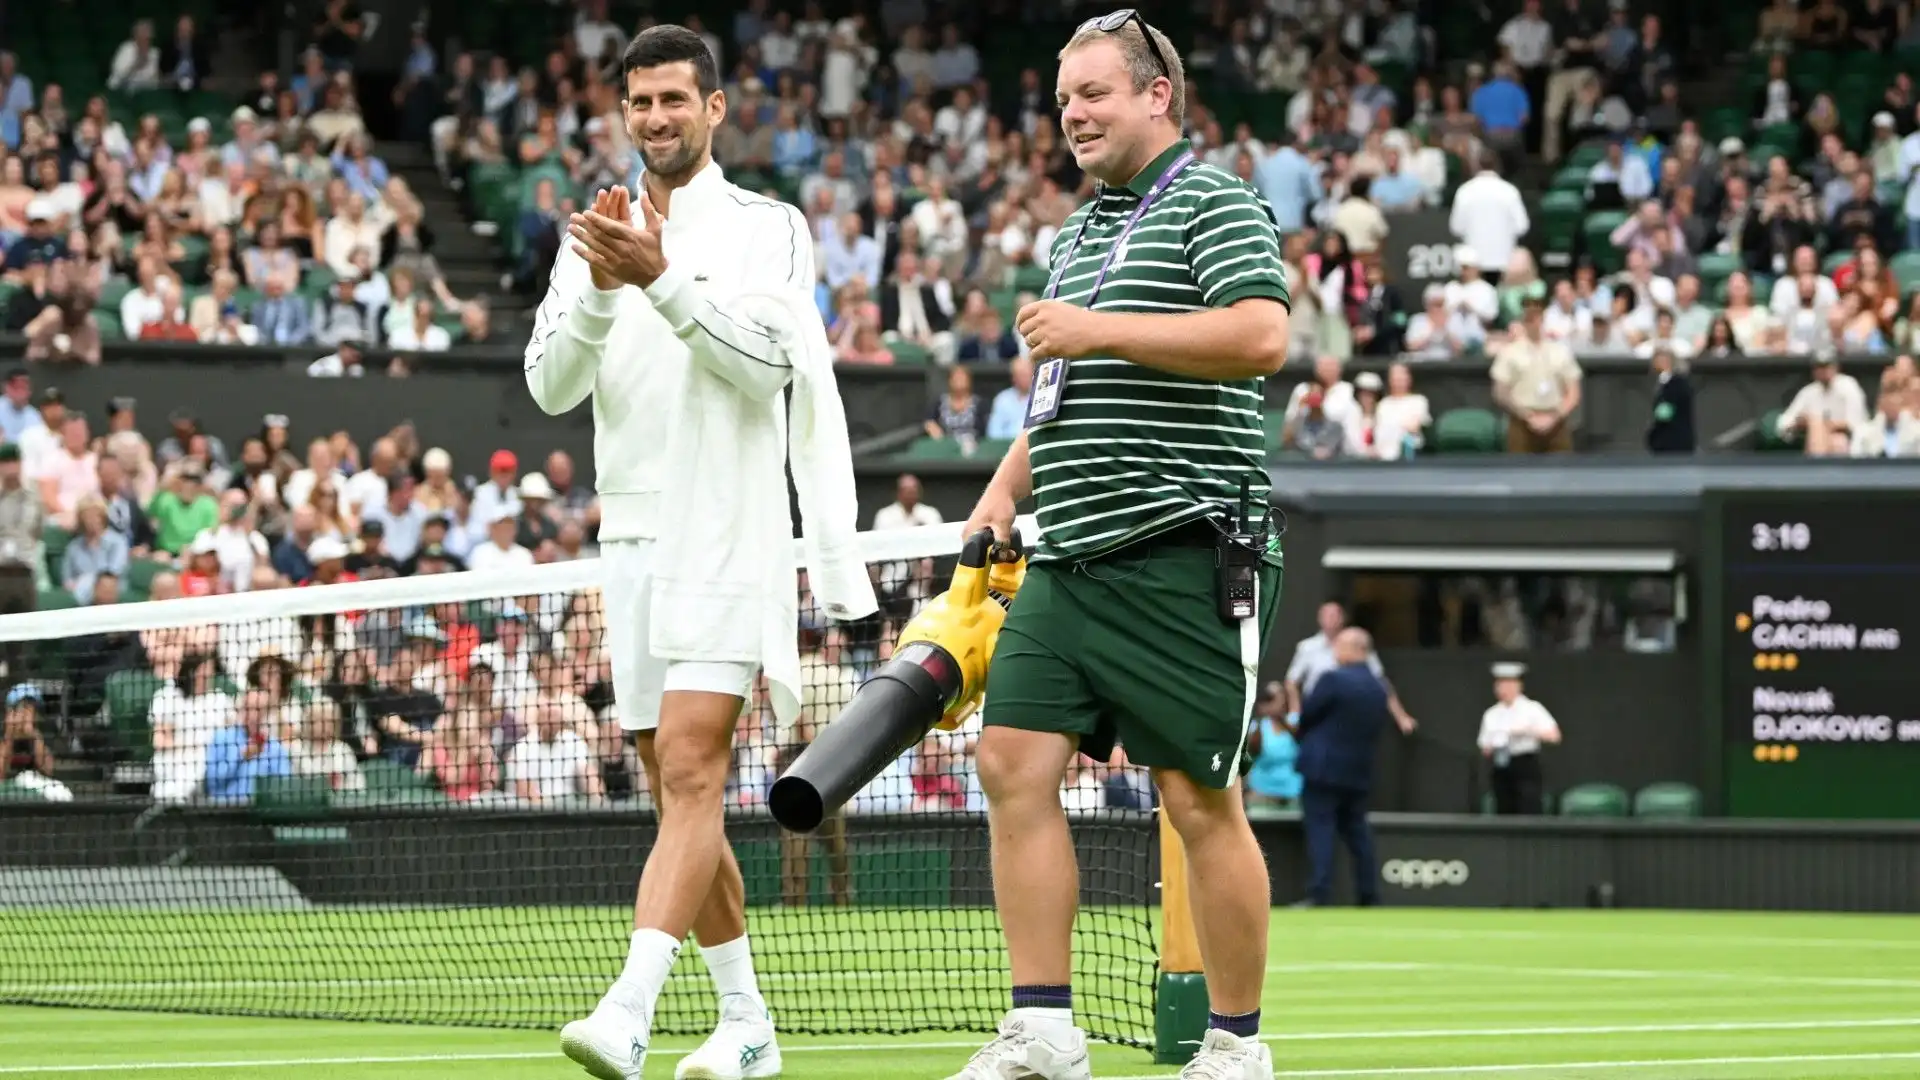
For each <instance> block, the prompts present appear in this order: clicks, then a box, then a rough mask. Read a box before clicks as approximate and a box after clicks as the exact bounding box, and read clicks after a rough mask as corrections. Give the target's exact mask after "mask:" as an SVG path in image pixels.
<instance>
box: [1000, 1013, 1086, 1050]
mask: <svg viewBox="0 0 1920 1080" xmlns="http://www.w3.org/2000/svg"><path fill="white" fill-rule="evenodd" d="M1013 1015H1014V1018H1015V1019H1018V1020H1024V1021H1026V1024H1027V1030H1028V1031H1031V1032H1033V1033H1034V1034H1035V1035H1038V1036H1040V1037H1041V1038H1042V1039H1045V1040H1046V1041H1047V1042H1048V1043H1050V1044H1052V1045H1054V1046H1057V1047H1060V1048H1062V1049H1065V1048H1066V1047H1067V1046H1069V1045H1071V1044H1072V1043H1073V1010H1072V1009H1015V1010H1013Z"/></svg>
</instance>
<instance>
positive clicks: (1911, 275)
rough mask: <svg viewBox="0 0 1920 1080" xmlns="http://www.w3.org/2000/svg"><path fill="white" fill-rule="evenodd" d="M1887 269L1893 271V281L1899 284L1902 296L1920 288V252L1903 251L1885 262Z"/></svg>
mask: <svg viewBox="0 0 1920 1080" xmlns="http://www.w3.org/2000/svg"><path fill="white" fill-rule="evenodd" d="M1887 268H1888V269H1889V270H1892V271H1893V277H1894V280H1895V281H1898V282H1899V283H1900V292H1901V293H1902V294H1905V293H1910V292H1912V291H1913V290H1914V289H1915V288H1916V287H1920V251H1903V252H1901V253H1899V254H1898V255H1895V256H1894V257H1893V258H1892V259H1890V260H1888V261H1887Z"/></svg>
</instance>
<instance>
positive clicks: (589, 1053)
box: [560, 1001, 648, 1080]
mask: <svg viewBox="0 0 1920 1080" xmlns="http://www.w3.org/2000/svg"><path fill="white" fill-rule="evenodd" d="M647 1035H648V1032H647V1024H646V1022H645V1021H644V1020H643V1019H642V1018H641V1017H640V1015H639V1014H637V1013H635V1012H633V1011H632V1010H631V1009H626V1008H623V1007H621V1006H619V1005H615V1004H611V1003H609V1002H606V1001H602V1002H601V1003H600V1006H599V1007H598V1008H596V1009H594V1010H593V1015H591V1016H589V1017H587V1018H586V1019H585V1020H575V1021H574V1022H573V1023H571V1024H568V1025H567V1026H566V1027H563V1028H561V1029H560V1049H561V1050H562V1051H563V1052H565V1053H566V1055H567V1056H568V1057H570V1058H572V1059H573V1060H574V1061H576V1062H578V1063H579V1065H580V1067H581V1068H583V1069H585V1070H587V1074H588V1075H590V1076H593V1077H595V1078H596V1080H640V1074H641V1072H642V1071H643V1070H644V1069H645V1068H646V1065H647Z"/></svg>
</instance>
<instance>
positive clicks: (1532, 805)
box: [1479, 663, 1560, 814]
mask: <svg viewBox="0 0 1920 1080" xmlns="http://www.w3.org/2000/svg"><path fill="white" fill-rule="evenodd" d="M1526 673H1527V666H1526V665H1525V664H1514V663H1503V664H1495V665H1493V696H1494V699H1495V700H1494V703H1493V705H1492V706H1491V707H1490V708H1488V709H1487V711H1486V712H1485V713H1483V714H1481V716H1480V738H1479V743H1480V753H1482V754H1483V755H1485V756H1486V759H1487V761H1488V762H1489V763H1491V764H1492V766H1493V805H1494V812H1495V813H1497V814H1542V813H1545V812H1546V807H1545V794H1544V793H1545V790H1546V789H1545V787H1544V786H1543V784H1542V780H1541V772H1540V747H1541V746H1542V745H1548V746H1558V745H1559V744H1560V725H1559V724H1558V723H1557V722H1555V720H1554V719H1553V714H1552V713H1550V712H1548V711H1547V707H1546V706H1545V705H1542V704H1540V703H1539V702H1537V701H1535V700H1533V699H1532V698H1530V697H1528V696H1527V695H1526V694H1525V693H1523V692H1522V689H1523V688H1522V686H1521V683H1520V680H1521V678H1522V677H1523V676H1524V675H1526Z"/></svg>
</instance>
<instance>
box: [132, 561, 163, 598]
mask: <svg viewBox="0 0 1920 1080" xmlns="http://www.w3.org/2000/svg"><path fill="white" fill-rule="evenodd" d="M171 569H173V567H171V566H168V565H167V564H166V563H163V562H161V561H159V560H158V559H130V560H128V562H127V588H128V589H130V590H134V591H137V592H139V593H140V595H142V596H145V595H147V594H148V593H151V592H152V591H153V579H154V575H156V574H158V573H160V571H162V570H171Z"/></svg>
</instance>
